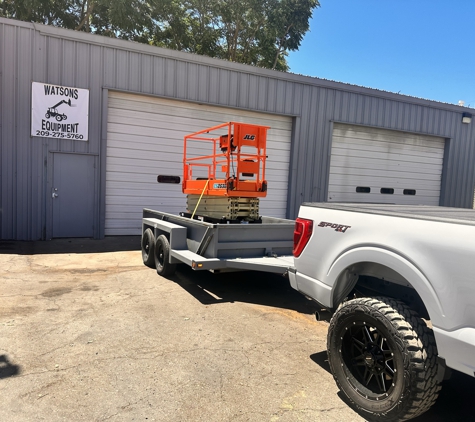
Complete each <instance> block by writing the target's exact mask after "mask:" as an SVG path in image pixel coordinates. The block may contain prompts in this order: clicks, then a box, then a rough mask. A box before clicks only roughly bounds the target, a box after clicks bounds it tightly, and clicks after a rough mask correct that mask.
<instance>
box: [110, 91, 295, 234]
mask: <svg viewBox="0 0 475 422" xmlns="http://www.w3.org/2000/svg"><path fill="white" fill-rule="evenodd" d="M228 121H235V122H247V123H254V124H260V125H266V126H270V127H271V129H270V130H269V132H268V138H267V155H268V160H267V163H266V179H267V181H268V187H269V190H268V193H267V197H266V198H261V199H260V213H261V214H262V215H268V216H272V217H285V211H286V205H287V183H288V175H289V161H290V138H291V130H292V119H291V118H290V117H287V116H278V115H271V114H262V113H256V112H249V111H243V110H235V109H229V108H223V107H214V106H206V105H200V104H194V103H187V102H182V101H176V100H168V99H161V98H155V97H147V96H143V95H135V94H128V93H121V92H112V91H111V92H109V107H108V125H107V167H106V222H105V234H106V235H137V234H140V232H141V218H142V208H152V209H158V210H160V211H165V212H169V213H173V214H178V213H179V212H181V211H185V210H186V196H185V195H184V194H183V193H182V191H181V184H158V183H157V176H158V175H173V176H180V178H181V177H182V172H183V171H182V165H183V164H182V160H183V137H184V136H185V135H186V134H189V133H192V132H196V131H198V130H201V129H206V128H207V127H211V126H214V125H217V124H220V123H225V122H228Z"/></svg>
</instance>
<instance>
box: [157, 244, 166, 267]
mask: <svg viewBox="0 0 475 422" xmlns="http://www.w3.org/2000/svg"><path fill="white" fill-rule="evenodd" d="M164 255H165V254H164V252H163V246H162V245H161V244H158V245H157V259H158V263H159V264H160V267H163V263H164V261H165V260H164Z"/></svg>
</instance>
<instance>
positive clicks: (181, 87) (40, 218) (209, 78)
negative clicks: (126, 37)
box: [0, 18, 475, 240]
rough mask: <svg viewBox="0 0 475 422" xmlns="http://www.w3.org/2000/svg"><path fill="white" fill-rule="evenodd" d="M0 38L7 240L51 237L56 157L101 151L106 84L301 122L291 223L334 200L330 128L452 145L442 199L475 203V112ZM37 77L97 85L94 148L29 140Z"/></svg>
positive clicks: (176, 61)
mask: <svg viewBox="0 0 475 422" xmlns="http://www.w3.org/2000/svg"><path fill="white" fill-rule="evenodd" d="M0 36H1V39H0V66H1V69H0V70H1V87H0V90H1V91H0V94H1V99H0V102H1V105H0V107H1V135H0V136H1V164H2V168H1V179H0V183H1V195H0V200H1V204H0V207H1V210H2V212H1V214H0V215H1V217H0V218H1V223H0V230H1V232H0V238H2V239H25V240H26V239H39V238H45V237H46V236H47V235H48V227H50V226H51V222H50V221H49V218H50V205H51V204H50V200H49V196H50V195H48V192H47V189H48V178H49V177H50V166H49V162H48V159H49V158H48V157H49V151H62V152H81V153H92V154H100V153H101V133H102V132H101V131H102V130H103V125H104V124H105V123H104V118H105V117H106V116H103V115H102V111H103V110H104V108H103V104H102V101H103V100H102V98H103V92H102V90H103V89H104V88H110V89H114V90H122V91H131V92H135V93H143V94H148V95H156V96H160V97H167V98H176V99H178V100H183V101H194V102H198V103H201V104H211V105H217V106H224V107H235V108H242V109H249V110H253V111H260V112H264V113H276V114H284V115H291V116H295V119H294V127H293V139H292V143H293V148H292V151H291V157H292V161H291V165H290V169H291V176H290V180H289V199H288V217H290V218H293V217H295V216H296V213H297V211H298V207H299V205H300V204H301V203H302V201H322V200H325V199H326V197H327V186H328V176H329V165H330V151H331V133H332V125H333V122H340V123H348V124H356V125H363V126H374V127H379V128H387V129H394V130H399V131H406V132H414V133H422V134H428V135H434V136H439V137H443V138H446V139H448V144H447V148H446V153H445V158H444V174H443V182H442V193H441V202H442V204H444V205H447V206H460V207H471V206H472V201H473V187H474V182H475V173H474V168H473V162H474V161H475V149H474V140H475V139H474V138H475V132H474V126H475V123H472V124H470V125H463V124H462V123H461V120H462V112H463V111H469V112H470V111H472V110H471V109H467V108H462V107H457V106H451V105H448V104H441V103H436V102H433V101H426V100H420V99H416V98H411V97H406V96H401V95H396V94H391V93H386V92H382V91H377V90H371V89H367V88H362V87H356V86H351V85H346V84H341V83H336V82H331V81H325V80H320V79H316V78H310V77H305V76H300V75H293V74H288V73H282V72H274V71H270V70H266V69H258V68H254V67H249V66H244V65H239V64H235V63H230V62H225V61H219V60H213V59H209V58H206V57H202V56H195V55H191V54H186V53H181V52H175V51H170V50H164V49H159V48H154V47H151V46H146V45H141V44H137V43H129V42H126V41H121V40H113V39H109V38H104V37H99V36H93V35H90V34H83V33H78V32H74V31H68V30H62V29H59V28H52V27H44V26H42V25H34V24H30V23H23V22H18V21H14V20H8V19H3V18H0ZM31 81H37V82H46V83H52V84H62V85H69V86H75V87H78V88H89V89H90V112H89V115H90V124H89V128H90V140H89V142H79V141H67V140H61V141H59V140H55V139H41V138H30V136H29V127H30V96H31V94H30V91H31ZM101 162H102V163H104V161H103V160H101ZM100 174H101V180H98V184H99V185H100V186H103V183H104V181H103V179H104V177H105V168H101V169H100ZM97 191H98V192H99V191H100V189H99V186H98V189H97ZM98 202H99V201H98ZM102 203H103V202H102ZM101 215H102V216H104V210H103V209H101V210H97V216H96V218H97V219H98V220H99V218H100V217H99V216H101ZM95 226H96V227H100V226H103V223H102V224H95ZM102 234H103V232H102V231H101V232H96V233H95V236H100V235H102Z"/></svg>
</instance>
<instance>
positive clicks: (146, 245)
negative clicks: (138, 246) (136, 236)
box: [142, 236, 150, 258]
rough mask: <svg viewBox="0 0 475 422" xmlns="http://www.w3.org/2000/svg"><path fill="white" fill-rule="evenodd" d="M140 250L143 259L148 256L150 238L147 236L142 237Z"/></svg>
mask: <svg viewBox="0 0 475 422" xmlns="http://www.w3.org/2000/svg"><path fill="white" fill-rule="evenodd" d="M142 248H143V252H144V255H145V257H146V258H147V257H148V256H149V255H150V238H149V237H148V236H144V239H143V242H142Z"/></svg>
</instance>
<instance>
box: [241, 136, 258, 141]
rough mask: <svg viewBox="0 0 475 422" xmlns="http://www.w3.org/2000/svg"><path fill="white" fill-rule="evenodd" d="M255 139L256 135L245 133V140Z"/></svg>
mask: <svg viewBox="0 0 475 422" xmlns="http://www.w3.org/2000/svg"><path fill="white" fill-rule="evenodd" d="M254 139H256V135H245V136H244V140H249V141H253V140H254Z"/></svg>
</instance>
